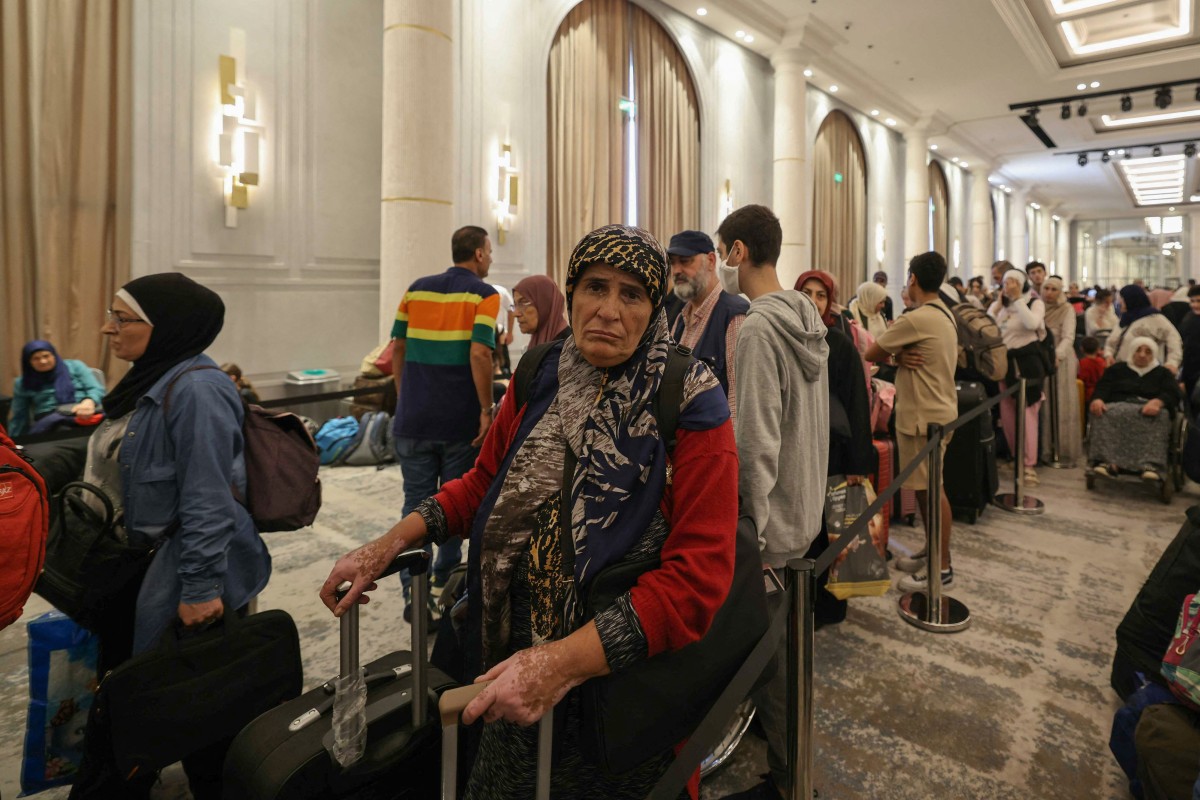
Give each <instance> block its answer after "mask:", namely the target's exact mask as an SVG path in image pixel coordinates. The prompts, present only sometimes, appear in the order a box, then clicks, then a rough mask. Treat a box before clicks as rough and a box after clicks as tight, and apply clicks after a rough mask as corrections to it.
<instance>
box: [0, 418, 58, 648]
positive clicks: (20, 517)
mask: <svg viewBox="0 0 1200 800" xmlns="http://www.w3.org/2000/svg"><path fill="white" fill-rule="evenodd" d="M49 527H50V498H49V496H47V494H46V482H45V481H44V480H42V476H41V475H39V474H38V473H37V470H35V469H34V468H33V467H32V466H31V465H30V463H29V459H27V458H25V456H24V454H23V453H21V451H20V450H18V449H17V446H16V445H15V444H14V443H13V440H12V439H10V438H8V434H7V433H6V432H5V431H4V426H3V425H0V629H3V628H6V627H8V626H9V625H11V624H12V623H13V622H16V620H17V618H18V617H20V616H21V612H22V611H23V610H24V608H25V601H26V600H28V599H29V595H30V593H31V592H32V591H33V584H34V583H36V582H37V579H38V575H40V574H41V572H42V564H43V563H44V562H45V560H46V533H47V531H48V529H49Z"/></svg>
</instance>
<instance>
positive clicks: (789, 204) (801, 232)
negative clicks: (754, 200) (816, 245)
mask: <svg viewBox="0 0 1200 800" xmlns="http://www.w3.org/2000/svg"><path fill="white" fill-rule="evenodd" d="M805 64H806V61H805V57H804V53H803V51H801V50H800V49H799V48H797V47H789V48H786V49H782V50H780V51H778V52H777V53H776V54H775V55H774V56H773V57H772V58H771V66H773V67H774V68H775V161H774V176H773V177H774V187H775V188H774V202H773V204H774V209H773V210H774V211H775V215H776V216H777V217H779V223H780V225H781V226H782V228H783V247H782V249H781V251H780V255H779V280H780V282H782V283H783V285H784V286H785V287H787V288H791V286H792V284H794V283H795V282H796V279H797V278H799V277H800V274H801V273H802V272H805V271H807V270H808V269H809V265H810V264H811V263H812V244H811V241H810V235H811V231H812V216H811V214H812V212H811V203H810V198H811V197H812V193H813V186H812V170H810V169H809V167H808V132H807V124H806V121H807V117H808V83H807V79H806V78H805V77H804V67H805Z"/></svg>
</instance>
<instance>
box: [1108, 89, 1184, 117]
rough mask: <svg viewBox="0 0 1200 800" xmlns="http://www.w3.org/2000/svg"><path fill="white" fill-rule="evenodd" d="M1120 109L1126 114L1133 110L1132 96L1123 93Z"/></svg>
mask: <svg viewBox="0 0 1200 800" xmlns="http://www.w3.org/2000/svg"><path fill="white" fill-rule="evenodd" d="M1197 91H1198V92H1200V89H1197ZM1121 111H1123V112H1125V113H1126V114H1128V113H1129V112H1130V111H1133V98H1132V97H1130V96H1129V95H1125V96H1124V97H1122V98H1121Z"/></svg>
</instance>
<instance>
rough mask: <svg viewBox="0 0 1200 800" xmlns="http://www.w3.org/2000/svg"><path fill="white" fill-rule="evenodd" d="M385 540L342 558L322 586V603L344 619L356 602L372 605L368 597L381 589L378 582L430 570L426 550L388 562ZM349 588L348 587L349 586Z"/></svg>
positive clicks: (376, 541) (411, 552)
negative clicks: (397, 574) (395, 576)
mask: <svg viewBox="0 0 1200 800" xmlns="http://www.w3.org/2000/svg"><path fill="white" fill-rule="evenodd" d="M387 547H388V543H387V541H386V537H385V538H380V539H376V540H375V541H373V542H369V543H368V544H365V545H363V546H362V547H360V548H358V549H357V550H352V551H350V552H349V553H347V554H346V555H344V556H342V557H341V558H340V559H338V562H337V563H336V564H334V565H333V569H332V570H331V571H330V573H329V577H328V578H327V579H326V580H325V583H324V585H323V586H322V587H321V591H320V597H321V602H323V603H324V604H325V607H326V608H328V609H329V610H330V611H332V612H333V615H334V616H335V617H340V616H342V615H343V614H345V613H346V611H348V610H349V608H350V606H351V605H353V604H354V603H368V602H370V597H369V596H368V595H367V594H366V593H367V592H372V591H374V590H375V589H378V588H379V585H378V584H377V583H376V581H377V580H379V579H381V578H385V577H387V576H388V575H394V574H395V573H397V572H399V571H400V570H402V569H407V570H408V571H409V572H410V573H411V574H413V575H420V574H423V573H425V572H427V571H428V570H429V562H430V558H429V553H427V552H425V551H424V550H422V549H417V550H406V551H404V552H402V553H400V554H399V555H398V556H396V557H394V558H392V559H391V560H390V561H388V562H386V563H385V559H386V558H387V557H388V552H387ZM347 583H348V584H349V586H345V584H347Z"/></svg>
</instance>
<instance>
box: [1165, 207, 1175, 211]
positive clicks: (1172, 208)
mask: <svg viewBox="0 0 1200 800" xmlns="http://www.w3.org/2000/svg"><path fill="white" fill-rule="evenodd" d="M1174 210H1175V206H1171V207H1170V208H1168V209H1167V211H1174Z"/></svg>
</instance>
